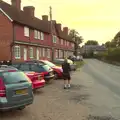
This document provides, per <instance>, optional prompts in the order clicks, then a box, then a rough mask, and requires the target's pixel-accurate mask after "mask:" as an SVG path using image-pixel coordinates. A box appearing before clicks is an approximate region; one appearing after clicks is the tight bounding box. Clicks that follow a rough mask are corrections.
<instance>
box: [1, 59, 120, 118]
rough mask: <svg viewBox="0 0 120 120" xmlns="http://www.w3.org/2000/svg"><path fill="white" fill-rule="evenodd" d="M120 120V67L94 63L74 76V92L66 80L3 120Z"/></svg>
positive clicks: (89, 63)
mask: <svg viewBox="0 0 120 120" xmlns="http://www.w3.org/2000/svg"><path fill="white" fill-rule="evenodd" d="M74 119H75V120H120V67H117V66H114V65H110V64H107V63H103V62H101V61H98V60H94V59H87V60H85V65H84V66H83V67H82V68H81V69H80V70H78V71H76V72H73V73H72V86H71V89H70V90H64V89H63V80H58V81H54V83H53V84H51V85H48V86H45V88H43V89H41V90H38V91H37V92H36V93H35V99H34V103H33V104H32V105H30V106H28V107H27V108H26V109H25V110H23V111H11V112H7V113H0V120H74Z"/></svg>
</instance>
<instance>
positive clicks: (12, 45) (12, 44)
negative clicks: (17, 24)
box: [11, 23, 15, 63]
mask: <svg viewBox="0 0 120 120" xmlns="http://www.w3.org/2000/svg"><path fill="white" fill-rule="evenodd" d="M12 26H13V39H12V43H11V63H12V62H13V52H14V51H13V47H14V41H15V30H14V24H13V23H12Z"/></svg>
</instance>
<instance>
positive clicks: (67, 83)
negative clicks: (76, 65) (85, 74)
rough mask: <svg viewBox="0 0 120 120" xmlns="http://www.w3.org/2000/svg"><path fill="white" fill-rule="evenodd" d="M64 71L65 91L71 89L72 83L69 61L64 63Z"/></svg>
mask: <svg viewBox="0 0 120 120" xmlns="http://www.w3.org/2000/svg"><path fill="white" fill-rule="evenodd" d="M62 69H63V79H64V89H66V88H70V87H71V86H70V82H71V76H70V71H71V68H70V64H69V63H68V61H67V59H65V60H64V63H63V64H62Z"/></svg>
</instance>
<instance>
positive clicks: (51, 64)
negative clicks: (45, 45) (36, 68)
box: [44, 61, 55, 67]
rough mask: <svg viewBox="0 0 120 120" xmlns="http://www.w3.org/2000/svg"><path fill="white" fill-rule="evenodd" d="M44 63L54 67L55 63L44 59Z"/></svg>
mask: <svg viewBox="0 0 120 120" xmlns="http://www.w3.org/2000/svg"><path fill="white" fill-rule="evenodd" d="M44 63H46V64H47V65H48V66H50V67H55V64H53V63H51V62H49V61H44Z"/></svg>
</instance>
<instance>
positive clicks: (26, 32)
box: [24, 27, 30, 37]
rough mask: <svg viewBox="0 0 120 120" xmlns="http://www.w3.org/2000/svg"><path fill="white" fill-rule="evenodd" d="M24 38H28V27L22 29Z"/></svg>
mask: <svg viewBox="0 0 120 120" xmlns="http://www.w3.org/2000/svg"><path fill="white" fill-rule="evenodd" d="M24 36H26V37H29V36H30V31H29V28H28V27H24Z"/></svg>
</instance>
